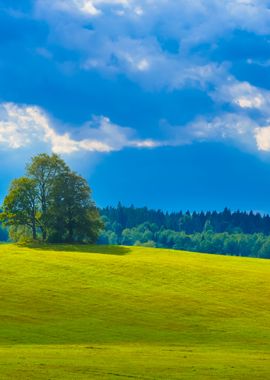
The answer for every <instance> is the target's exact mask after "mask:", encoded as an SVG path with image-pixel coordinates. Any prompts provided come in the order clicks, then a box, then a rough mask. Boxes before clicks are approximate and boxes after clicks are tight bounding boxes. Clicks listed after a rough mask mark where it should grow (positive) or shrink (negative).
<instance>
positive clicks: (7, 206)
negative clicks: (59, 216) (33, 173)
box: [1, 177, 40, 240]
mask: <svg viewBox="0 0 270 380" xmlns="http://www.w3.org/2000/svg"><path fill="white" fill-rule="evenodd" d="M1 220H2V222H3V224H4V225H5V226H13V227H19V226H24V227H27V228H29V229H30V230H31V231H32V237H33V239H34V240H35V239H36V238H37V226H40V214H39V211H38V193H37V188H36V183H35V181H34V180H32V179H30V178H27V177H22V178H19V179H15V180H14V181H13V182H12V184H11V187H10V190H9V194H8V195H7V196H6V198H5V200H4V203H3V211H2V213H1Z"/></svg>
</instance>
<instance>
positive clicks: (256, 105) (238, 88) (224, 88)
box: [212, 77, 270, 113]
mask: <svg viewBox="0 0 270 380" xmlns="http://www.w3.org/2000/svg"><path fill="white" fill-rule="evenodd" d="M212 97H213V98H214V99H215V100H217V101H219V102H222V103H231V104H232V105H236V106H238V107H240V108H243V109H257V110H260V111H263V112H265V113H270V108H269V106H270V91H267V90H264V89H259V88H257V87H255V86H252V85H251V84H249V83H248V82H239V81H237V80H235V79H234V78H232V77H229V78H228V79H227V81H226V79H225V83H224V84H221V85H220V86H217V88H216V90H215V91H214V92H213V93H212Z"/></svg>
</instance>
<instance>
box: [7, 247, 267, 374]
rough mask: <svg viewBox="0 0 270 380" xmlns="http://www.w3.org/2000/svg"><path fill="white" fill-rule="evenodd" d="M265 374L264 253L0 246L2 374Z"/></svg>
mask: <svg viewBox="0 0 270 380" xmlns="http://www.w3.org/2000/svg"><path fill="white" fill-rule="evenodd" d="M121 378H123V379H166V380H169V379H196V380H204V379H218V380H222V379H226V380H228V379H229V380H230V379H245V380H247V379H250V380H256V379H258V380H264V379H270V261H267V260H257V259H245V258H234V257H222V256H215V255H202V254H195V253H187V252H179V251H169V250H161V249H151V248H137V247H132V248H128V247H101V246H92V247H90V246H75V247H70V246H58V247H57V246H51V247H43V249H40V248H39V249H38V248H26V247H18V246H15V245H2V246H0V379H1V380H5V379H9V380H17V379H20V380H21V379H23V380H24V379H37V380H43V379H44V380H45V379H46V380H54V379H61V380H62V379H63V380H65V379H67V380H69V379H70V380H71V379H72V380H77V379H78V380H81V379H121Z"/></svg>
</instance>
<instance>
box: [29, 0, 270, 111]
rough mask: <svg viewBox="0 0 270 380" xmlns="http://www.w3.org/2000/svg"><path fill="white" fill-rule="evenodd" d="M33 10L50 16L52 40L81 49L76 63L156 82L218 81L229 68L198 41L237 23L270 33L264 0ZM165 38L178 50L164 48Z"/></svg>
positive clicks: (94, 1)
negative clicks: (213, 58)
mask: <svg viewBox="0 0 270 380" xmlns="http://www.w3.org/2000/svg"><path fill="white" fill-rule="evenodd" d="M63 13H64V16H63V17H62V14H63ZM35 14H36V17H38V18H40V19H43V20H44V19H45V20H46V21H47V22H48V23H49V26H50V39H51V42H52V44H53V45H55V44H59V45H61V46H62V47H63V46H64V47H66V48H68V49H69V50H70V49H71V50H73V51H77V52H79V53H80V57H81V59H80V62H76V64H78V68H84V69H85V70H99V71H107V72H110V73H124V74H125V75H127V76H128V77H130V78H131V79H132V80H135V81H137V82H139V83H141V84H142V85H144V86H147V87H154V88H156V87H159V88H160V87H167V88H170V89H171V88H180V87H183V86H185V85H187V84H190V83H192V85H194V84H195V85H197V86H199V87H200V86H204V85H205V83H216V80H217V76H220V75H221V76H223V77H224V75H225V74H226V73H225V71H224V70H223V72H222V73H221V70H220V65H218V64H216V63H214V62H209V57H207V56H204V55H203V54H200V52H197V53H196V49H193V48H194V47H196V46H198V45H200V44H204V43H208V44H214V43H215V42H216V41H217V39H218V38H219V37H222V36H224V35H228V34H230V33H231V32H232V31H234V30H237V29H238V30H246V31H248V32H255V33H256V34H269V33H270V11H269V2H268V1H266V0H265V1H264V0H224V1H220V0H207V1H204V0H190V1H186V0H177V1H175V0H159V1H154V0H55V1H53V2H51V1H50V0H37V2H36V6H35ZM87 20H89V22H90V25H91V27H90V29H87V28H86V27H85V26H86V22H87ZM162 38H163V39H164V38H165V40H166V39H167V40H173V41H174V42H175V43H176V44H178V45H179V52H178V53H174V54H171V53H170V52H168V51H166V49H164V46H163V45H162V44H161V43H160V40H161V39H162ZM221 66H222V67H224V66H223V65H221ZM205 78H206V79H205ZM239 104H242V105H244V106H247V107H248V106H249V104H250V103H249V101H246V100H245V99H240V103H239Z"/></svg>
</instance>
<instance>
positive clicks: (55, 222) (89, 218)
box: [48, 171, 102, 243]
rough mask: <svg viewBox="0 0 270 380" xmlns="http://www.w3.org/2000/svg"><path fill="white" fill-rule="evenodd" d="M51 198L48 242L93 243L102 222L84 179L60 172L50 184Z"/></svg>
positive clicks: (72, 173) (68, 172)
mask: <svg viewBox="0 0 270 380" xmlns="http://www.w3.org/2000/svg"><path fill="white" fill-rule="evenodd" d="M51 195H52V197H51V199H52V200H51V204H50V205H49V209H48V221H49V229H50V240H53V241H66V242H77V241H85V242H89V243H93V242H95V241H96V240H97V238H98V235H99V230H100V229H101V227H102V222H101V219H100V217H99V213H98V211H97V208H96V206H95V204H94V203H93V201H92V200H91V189H90V187H89V186H88V184H87V182H86V181H85V179H83V178H82V177H81V176H79V175H78V174H76V173H74V172H70V171H67V172H64V173H62V175H60V176H58V177H57V178H56V179H55V181H54V182H53V187H52V194H51Z"/></svg>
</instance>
